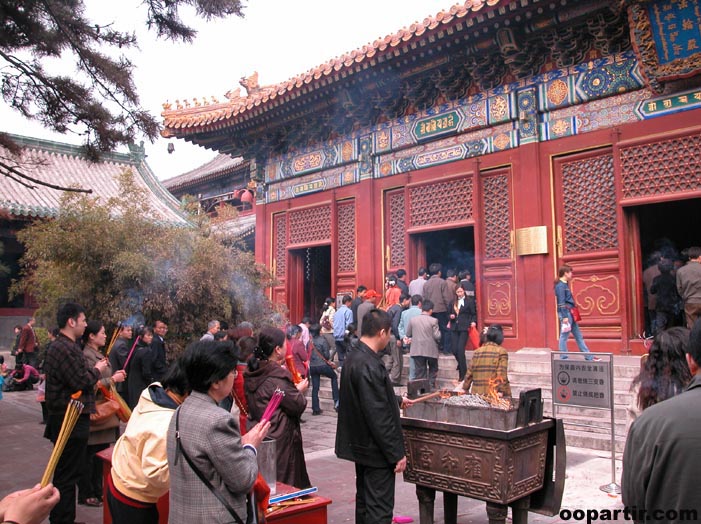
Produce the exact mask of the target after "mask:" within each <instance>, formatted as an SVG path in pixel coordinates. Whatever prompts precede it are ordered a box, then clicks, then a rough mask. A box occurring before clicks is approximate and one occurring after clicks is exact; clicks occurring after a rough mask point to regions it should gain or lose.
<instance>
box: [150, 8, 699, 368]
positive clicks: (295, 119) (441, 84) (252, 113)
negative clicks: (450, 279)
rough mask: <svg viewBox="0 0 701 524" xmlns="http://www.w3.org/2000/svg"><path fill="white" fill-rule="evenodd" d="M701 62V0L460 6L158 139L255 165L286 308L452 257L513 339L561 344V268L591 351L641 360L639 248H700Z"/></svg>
mask: <svg viewBox="0 0 701 524" xmlns="http://www.w3.org/2000/svg"><path fill="white" fill-rule="evenodd" d="M370 16H371V14H370ZM397 18H398V20H400V19H401V13H397ZM700 73H701V0H684V1H681V0H626V1H624V2H601V1H599V0H577V1H573V0H560V1H558V2H542V1H537V0H519V1H509V0H468V1H466V2H465V3H464V4H459V5H455V6H453V7H450V8H448V9H446V10H444V11H441V12H440V13H438V14H437V15H435V16H432V17H429V18H426V19H425V20H424V21H422V22H420V23H415V24H412V25H411V26H408V27H405V28H403V29H401V30H399V31H397V32H396V33H394V34H391V35H389V36H387V37H385V38H382V39H378V40H376V41H375V42H373V43H371V44H368V45H365V46H363V47H361V48H358V49H356V50H354V51H352V52H349V53H347V54H345V55H343V56H341V57H338V58H334V59H331V60H329V61H328V62H326V63H324V64H322V65H320V66H318V67H316V68H314V69H312V70H310V71H307V72H305V73H302V74H300V75H299V76H297V77H295V78H292V79H290V80H288V81H285V82H282V83H279V84H276V85H270V86H261V85H259V83H258V76H257V74H254V75H253V76H251V77H250V78H247V79H244V80H242V82H241V83H242V86H243V87H244V90H245V93H243V92H242V91H241V90H240V89H235V90H232V91H229V92H228V93H226V98H225V99H223V101H217V100H212V99H211V98H207V99H204V100H203V101H202V102H200V101H196V102H194V103H192V104H191V103H189V102H187V103H180V102H176V103H174V104H165V105H164V112H163V119H164V130H163V132H162V134H163V136H164V137H168V138H172V137H175V138H181V139H184V140H187V141H189V142H192V143H194V144H198V145H201V146H203V147H206V148H209V149H212V150H214V151H217V152H219V153H221V154H223V155H227V156H229V157H231V158H237V157H241V158H242V159H244V160H245V162H246V165H247V166H248V168H249V176H250V181H249V183H248V186H247V187H249V188H251V189H255V195H256V203H255V214H256V224H255V228H256V234H255V253H256V259H257V261H258V262H260V263H263V264H265V265H267V266H268V267H270V268H271V270H272V271H273V273H274V274H275V276H276V277H277V282H278V284H277V286H276V287H275V288H274V289H273V290H272V295H271V298H272V299H273V300H275V301H279V302H284V303H285V304H287V305H288V307H289V309H290V316H291V319H292V320H293V321H299V319H300V318H301V317H302V316H303V315H305V314H312V315H313V316H314V315H316V314H317V312H318V309H319V306H320V305H321V303H322V301H323V299H324V297H326V296H338V295H341V294H345V293H351V294H354V292H355V289H356V287H357V286H358V285H360V284H363V285H365V286H367V287H372V288H376V289H381V288H382V285H383V282H384V277H385V275H386V274H387V273H388V272H391V271H395V270H397V269H399V268H404V269H406V270H407V272H408V274H409V276H410V277H411V278H414V277H415V276H416V272H417V270H418V268H419V267H420V266H427V265H428V264H430V263H432V262H440V263H442V264H443V266H444V268H456V269H458V270H459V269H463V268H468V269H470V270H471V271H472V274H473V275H474V277H475V278H474V280H475V284H476V287H477V299H478V318H479V324H480V325H488V324H493V323H500V324H502V325H503V326H504V331H505V334H506V337H507V338H506V340H505V343H504V345H505V346H506V347H508V348H522V347H540V348H542V347H550V348H556V347H557V338H558V321H557V314H556V304H555V296H554V292H553V282H554V280H555V278H556V275H557V268H558V267H559V266H561V265H562V264H569V265H571V266H573V268H574V279H573V281H572V283H571V287H572V291H573V293H574V296H575V298H576V300H577V302H578V304H579V306H580V310H581V313H582V317H583V319H582V321H581V324H580V325H581V326H582V331H583V333H584V336H585V338H586V340H587V342H588V344H589V346H590V348H592V349H593V350H598V351H613V352H616V353H619V352H629V351H632V352H634V353H638V354H639V353H642V352H644V348H643V346H642V343H641V341H640V339H639V335H640V334H642V333H643V332H644V331H645V328H646V326H645V314H646V308H647V304H646V295H645V290H644V286H643V278H642V273H643V270H644V267H645V265H644V264H645V260H646V259H647V257H648V255H649V254H650V253H651V252H652V251H654V250H655V249H657V248H658V247H659V246H662V245H664V246H667V248H668V249H670V250H674V251H675V252H677V253H681V252H682V250H683V249H684V248H686V247H688V246H690V245H699V244H701V239H700V238H699V237H700V236H701V234H700V233H699V231H698V227H697V226H696V224H697V220H698V219H697V217H698V214H699V210H700V209H701V206H700V204H701V200H700V197H701V75H700ZM210 94H211V93H203V95H210ZM570 343H572V344H573V341H570Z"/></svg>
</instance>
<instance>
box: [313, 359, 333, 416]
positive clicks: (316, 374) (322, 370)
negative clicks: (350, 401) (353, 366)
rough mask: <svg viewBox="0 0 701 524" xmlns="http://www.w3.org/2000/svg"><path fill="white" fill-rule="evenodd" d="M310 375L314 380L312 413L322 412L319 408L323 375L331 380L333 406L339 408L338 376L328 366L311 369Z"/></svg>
mask: <svg viewBox="0 0 701 524" xmlns="http://www.w3.org/2000/svg"><path fill="white" fill-rule="evenodd" d="M309 375H310V376H311V379H312V412H313V413H318V412H319V411H321V408H320V407H319V383H320V382H321V377H322V375H323V376H324V377H328V378H330V379H331V395H332V396H333V405H334V407H338V376H337V375H336V372H335V371H334V370H333V369H331V367H330V366H329V365H328V364H324V365H323V366H314V367H312V368H309Z"/></svg>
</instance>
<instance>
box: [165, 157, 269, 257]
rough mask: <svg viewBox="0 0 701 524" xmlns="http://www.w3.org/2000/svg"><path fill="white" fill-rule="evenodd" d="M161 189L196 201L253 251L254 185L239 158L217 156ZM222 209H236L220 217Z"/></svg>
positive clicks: (246, 164)
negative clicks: (234, 211)
mask: <svg viewBox="0 0 701 524" xmlns="http://www.w3.org/2000/svg"><path fill="white" fill-rule="evenodd" d="M163 186H164V187H165V188H166V189H167V190H168V191H170V192H171V194H172V195H173V196H174V197H175V198H177V199H178V200H181V201H182V200H183V199H185V198H186V197H191V198H193V199H196V200H197V201H198V202H199V204H200V206H201V209H202V211H203V212H205V213H207V214H208V215H209V216H211V217H212V218H222V220H220V221H217V225H216V227H219V228H223V229H224V230H226V231H227V232H228V233H230V234H231V236H232V237H233V238H234V239H235V240H236V241H237V242H238V243H239V244H240V245H241V247H242V248H243V249H247V250H249V251H253V249H254V248H255V231H256V207H255V206H256V199H255V187H256V185H255V183H252V182H251V179H250V167H249V162H248V161H245V160H243V158H241V157H237V158H231V157H230V156H228V155H222V154H220V155H217V156H216V157H214V158H213V159H212V160H210V161H209V162H207V163H205V164H203V165H201V166H199V167H197V168H195V169H192V170H191V171H188V172H186V173H183V174H181V175H178V176H175V177H173V178H169V179H167V180H164V181H163ZM222 206H228V207H229V208H234V209H235V210H236V213H235V214H233V215H232V214H231V213H230V212H228V211H227V213H228V214H226V215H223V214H222V213H220V211H221V208H222Z"/></svg>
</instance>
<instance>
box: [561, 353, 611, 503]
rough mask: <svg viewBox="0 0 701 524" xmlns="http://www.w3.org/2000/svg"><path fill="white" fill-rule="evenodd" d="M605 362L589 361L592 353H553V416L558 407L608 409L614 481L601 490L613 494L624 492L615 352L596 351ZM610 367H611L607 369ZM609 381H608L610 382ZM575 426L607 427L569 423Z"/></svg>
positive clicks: (604, 427)
mask: <svg viewBox="0 0 701 524" xmlns="http://www.w3.org/2000/svg"><path fill="white" fill-rule="evenodd" d="M596 355H597V356H599V357H601V358H602V359H603V360H604V361H603V362H596V363H593V362H588V361H587V360H586V359H587V357H591V356H592V354H591V353H566V354H562V353H559V352H553V353H552V354H551V366H552V391H553V416H555V414H556V413H557V407H558V406H579V407H583V408H589V409H601V410H604V409H608V410H609V413H610V414H611V482H610V483H609V484H605V485H603V486H601V487H600V488H599V489H601V491H604V492H606V493H610V494H612V495H618V494H620V493H621V487H620V486H619V485H618V484H616V426H615V422H616V421H615V412H614V410H615V409H616V406H615V403H614V397H613V395H614V387H613V354H612V353H597V354H596ZM606 366H608V369H606ZM607 382H608V384H607ZM569 425H572V426H582V427H588V428H597V429H607V428H606V426H603V425H602V426H596V425H593V424H582V423H577V422H570V423H569Z"/></svg>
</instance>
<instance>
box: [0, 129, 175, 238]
mask: <svg viewBox="0 0 701 524" xmlns="http://www.w3.org/2000/svg"><path fill="white" fill-rule="evenodd" d="M8 136H9V137H10V138H11V139H12V140H13V141H14V142H15V143H16V144H17V145H19V146H20V148H21V153H20V156H19V158H17V157H11V156H9V155H10V154H9V152H7V151H6V150H5V149H3V148H0V155H2V156H4V157H6V158H7V159H11V160H12V161H13V162H16V165H17V166H18V169H20V170H21V171H22V172H24V173H25V174H27V175H29V176H31V177H32V178H34V179H37V180H41V181H46V182H49V183H51V184H54V185H58V186H62V187H75V188H81V189H91V190H92V193H93V196H97V197H99V198H100V199H102V200H103V201H104V200H107V199H109V198H112V197H115V196H118V195H119V182H118V177H119V175H120V174H121V173H123V172H124V171H125V170H126V169H131V171H132V172H133V173H134V184H136V185H137V186H138V187H139V188H140V189H143V190H144V191H146V194H147V195H148V203H149V207H150V208H151V210H152V215H151V218H153V219H154V220H156V221H159V222H167V223H174V224H182V225H185V224H187V220H186V219H185V217H184V216H183V215H182V214H181V212H180V211H179V206H180V204H179V202H178V201H177V200H176V199H175V198H174V197H173V196H172V195H171V194H170V193H168V191H167V190H166V189H165V188H164V187H163V186H162V185H161V183H160V182H159V181H158V179H157V178H156V176H155V175H154V174H153V172H152V171H151V169H150V168H149V167H148V165H147V164H146V162H145V161H144V157H145V155H144V150H143V148H142V147H139V146H131V147H130V153H105V154H103V155H102V157H101V159H100V161H99V162H93V161H91V160H89V159H88V158H87V157H86V155H85V153H84V151H83V149H82V148H81V147H80V146H74V145H70V144H64V143H60V142H53V141H49V140H40V139H36V138H29V137H23V136H18V135H11V134H8ZM0 180H1V182H0V211H3V212H4V213H3V214H5V215H9V217H11V218H12V217H14V218H17V219H27V218H51V217H55V216H56V215H57V214H58V212H59V209H60V205H61V198H62V197H63V195H64V192H63V191H60V190H56V189H53V188H50V187H46V186H43V185H39V184H33V185H34V187H27V186H26V185H23V184H20V183H19V182H17V181H15V180H12V179H10V178H8V177H2V178H1V179H0Z"/></svg>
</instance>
